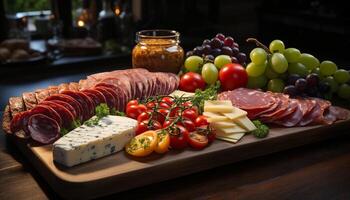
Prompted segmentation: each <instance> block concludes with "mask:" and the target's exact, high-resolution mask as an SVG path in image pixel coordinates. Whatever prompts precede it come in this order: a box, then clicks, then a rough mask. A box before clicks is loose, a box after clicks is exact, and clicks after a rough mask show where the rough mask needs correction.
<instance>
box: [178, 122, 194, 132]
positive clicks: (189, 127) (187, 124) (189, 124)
mask: <svg viewBox="0 0 350 200" xmlns="http://www.w3.org/2000/svg"><path fill="white" fill-rule="evenodd" d="M178 124H180V125H182V126H184V127H185V128H186V129H187V130H188V131H189V132H192V131H195V130H196V125H195V124H194V123H193V122H192V121H191V120H189V119H183V120H182V122H179V123H178Z"/></svg>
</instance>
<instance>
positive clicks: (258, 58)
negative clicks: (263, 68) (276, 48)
mask: <svg viewBox="0 0 350 200" xmlns="http://www.w3.org/2000/svg"><path fill="white" fill-rule="evenodd" d="M249 56H250V60H251V61H252V62H253V63H254V64H256V65H262V64H264V63H265V62H266V58H267V53H266V51H265V50H264V49H262V48H255V49H253V50H252V51H251V52H250V55H249Z"/></svg>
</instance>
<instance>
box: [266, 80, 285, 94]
mask: <svg viewBox="0 0 350 200" xmlns="http://www.w3.org/2000/svg"><path fill="white" fill-rule="evenodd" d="M283 89H284V82H283V80H282V79H278V78H276V79H271V80H270V81H269V82H268V83H267V90H269V91H271V92H282V91H283Z"/></svg>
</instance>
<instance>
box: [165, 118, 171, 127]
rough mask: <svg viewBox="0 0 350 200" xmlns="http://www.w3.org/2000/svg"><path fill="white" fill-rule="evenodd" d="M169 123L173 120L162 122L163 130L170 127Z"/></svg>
mask: <svg viewBox="0 0 350 200" xmlns="http://www.w3.org/2000/svg"><path fill="white" fill-rule="evenodd" d="M171 123H173V120H171V119H168V120H166V121H164V123H163V128H168V127H169V126H170V125H171Z"/></svg>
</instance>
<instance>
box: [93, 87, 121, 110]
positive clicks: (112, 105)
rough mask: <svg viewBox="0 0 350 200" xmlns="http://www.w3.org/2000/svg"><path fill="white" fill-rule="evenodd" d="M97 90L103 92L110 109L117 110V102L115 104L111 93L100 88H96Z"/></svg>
mask: <svg viewBox="0 0 350 200" xmlns="http://www.w3.org/2000/svg"><path fill="white" fill-rule="evenodd" d="M95 90H98V91H99V92H101V93H102V94H103V96H104V97H105V99H106V103H107V105H108V107H109V108H110V109H113V108H115V106H116V102H115V99H114V96H113V95H112V94H111V93H110V92H108V91H107V90H106V89H104V88H99V87H97V88H95Z"/></svg>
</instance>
